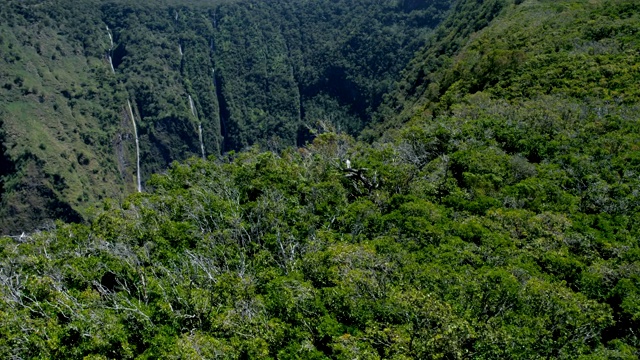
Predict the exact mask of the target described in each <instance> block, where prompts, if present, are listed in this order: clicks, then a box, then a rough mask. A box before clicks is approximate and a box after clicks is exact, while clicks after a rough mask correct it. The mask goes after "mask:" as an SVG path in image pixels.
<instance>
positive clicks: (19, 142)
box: [0, 0, 450, 233]
mask: <svg viewBox="0 0 640 360" xmlns="http://www.w3.org/2000/svg"><path fill="white" fill-rule="evenodd" d="M449 3H450V1H449V0H428V1H400V2H398V1H374V0H363V1H356V2H354V1H330V0H323V1H306V0H305V1H303V0H298V1H285V0H278V1H268V2H265V1H224V0H221V1H216V2H210V1H190V2H187V3H185V2H181V1H155V2H152V3H149V2H139V1H131V0H114V1H107V2H104V1H95V0H80V1H75V0H74V1H70V0H56V1H49V2H44V3H43V2H40V1H18V0H7V1H5V2H4V3H3V6H2V9H1V10H0V11H2V17H3V18H4V19H7V21H6V22H3V24H0V34H1V35H0V51H1V54H2V57H1V58H0V64H1V69H2V70H0V101H1V102H2V104H3V105H6V106H3V110H5V111H3V112H2V113H1V114H0V116H2V118H1V120H2V124H3V128H4V129H5V132H6V134H7V135H6V136H5V138H4V140H3V144H5V145H4V146H5V148H6V149H7V150H6V151H5V152H4V155H3V156H4V158H6V159H7V161H8V162H10V163H11V164H13V165H12V167H13V169H14V170H13V171H12V172H11V173H10V174H2V175H3V176H4V177H6V180H5V181H4V182H5V187H4V195H3V196H2V217H3V218H5V219H6V220H5V221H2V223H1V224H0V233H8V232H11V233H15V232H18V233H19V232H20V231H21V230H22V229H33V228H38V227H41V226H42V225H43V223H45V224H46V220H47V219H52V218H53V219H55V218H60V217H61V216H63V215H64V214H68V213H70V212H72V211H71V210H70V209H73V212H74V215H73V216H68V217H67V218H66V220H70V221H73V220H76V219H78V218H82V217H86V216H88V215H89V214H91V213H92V210H93V209H95V204H97V203H98V202H99V201H101V199H103V198H106V197H110V198H114V197H118V196H120V194H123V193H130V192H132V191H134V190H135V183H136V181H135V180H134V176H135V173H136V165H135V164H136V153H135V145H134V131H133V127H132V123H131V119H129V117H128V115H127V114H128V109H127V107H126V104H127V100H130V101H131V103H132V105H133V112H134V117H135V118H136V122H137V124H138V125H137V126H138V133H139V137H140V147H141V167H142V171H141V173H142V176H143V178H144V179H145V180H146V179H148V178H149V177H150V175H151V174H152V173H154V172H158V171H163V170H164V169H165V168H166V167H167V166H168V165H169V164H170V163H171V161H174V160H184V159H187V158H188V157H190V156H194V155H200V154H201V147H202V148H204V152H205V153H206V154H208V155H211V154H212V155H219V154H221V153H223V152H225V151H230V150H240V149H243V148H245V147H247V146H251V145H253V144H256V143H259V144H261V145H263V146H268V147H269V148H272V149H282V148H285V147H287V146H292V145H296V144H298V145H304V143H305V142H306V141H308V140H310V139H312V137H313V130H314V129H316V128H317V127H318V125H317V124H318V123H322V124H327V123H331V124H333V125H334V126H336V127H337V128H339V129H340V130H341V131H346V132H349V133H351V134H353V135H355V134H357V133H358V131H360V130H361V129H362V128H363V127H364V126H365V125H366V124H367V123H368V122H369V120H370V119H371V117H372V114H373V113H374V111H375V110H376V109H377V107H378V106H379V104H380V102H381V100H382V95H383V94H384V93H386V92H387V91H388V89H389V88H390V86H391V84H392V83H393V82H394V81H395V80H396V79H398V75H399V73H400V71H401V69H402V68H403V67H404V66H405V65H406V64H407V63H408V62H409V60H410V59H411V58H412V56H413V54H414V52H415V51H416V50H418V49H419V48H420V47H421V46H422V45H423V44H424V43H425V39H426V37H427V36H428V34H429V33H430V32H431V30H432V29H433V28H434V27H435V26H436V25H437V24H438V23H439V22H440V21H441V19H442V18H443V17H444V15H445V13H446V11H447V10H448V8H449ZM110 36H111V37H112V40H113V44H112V43H111V40H110ZM110 58H111V59H112V62H113V66H114V71H113V72H112V71H111V65H110V63H109V61H110V60H109V59H110ZM189 96H191V98H192V99H193V102H194V106H195V111H194V112H195V116H194V115H193V113H192V112H191V110H190V105H189V100H188V98H189ZM199 127H200V128H201V129H202V139H203V141H202V146H201V144H200V140H199V138H200V136H199V130H198V128H199ZM31 168H34V169H32V170H30V169H31ZM56 179H57V180H56ZM34 189H35V191H34ZM51 199H53V200H51ZM36 209H37V210H36Z"/></svg>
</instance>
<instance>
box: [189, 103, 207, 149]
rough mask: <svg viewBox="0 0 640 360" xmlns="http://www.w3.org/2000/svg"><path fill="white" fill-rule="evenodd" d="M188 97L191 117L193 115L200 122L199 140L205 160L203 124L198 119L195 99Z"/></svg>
mask: <svg viewBox="0 0 640 360" xmlns="http://www.w3.org/2000/svg"><path fill="white" fill-rule="evenodd" d="M188 97H189V107H190V108H191V115H193V117H194V118H196V120H197V121H198V140H199V141H200V152H201V153H202V158H203V159H205V158H206V155H205V153H204V141H203V140H202V122H200V119H198V115H197V113H196V108H195V106H194V105H193V99H192V98H191V95H188Z"/></svg>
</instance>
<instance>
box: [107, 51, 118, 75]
mask: <svg viewBox="0 0 640 360" xmlns="http://www.w3.org/2000/svg"><path fill="white" fill-rule="evenodd" d="M108 56H109V65H111V72H113V73H114V74H115V73H116V69H115V68H114V67H113V59H111V55H108Z"/></svg>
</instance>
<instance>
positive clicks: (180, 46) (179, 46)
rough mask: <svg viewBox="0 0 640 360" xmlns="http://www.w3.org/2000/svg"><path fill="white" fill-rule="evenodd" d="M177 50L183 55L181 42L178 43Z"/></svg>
mask: <svg viewBox="0 0 640 360" xmlns="http://www.w3.org/2000/svg"><path fill="white" fill-rule="evenodd" d="M178 51H179V52H180V56H182V55H184V54H183V53H182V44H178Z"/></svg>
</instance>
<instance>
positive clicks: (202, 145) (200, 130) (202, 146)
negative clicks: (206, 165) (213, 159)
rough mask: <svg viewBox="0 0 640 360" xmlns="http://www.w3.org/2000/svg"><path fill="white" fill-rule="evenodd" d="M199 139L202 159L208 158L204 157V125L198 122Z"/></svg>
mask: <svg viewBox="0 0 640 360" xmlns="http://www.w3.org/2000/svg"><path fill="white" fill-rule="evenodd" d="M198 138H199V139H200V151H201V152H202V159H203V160H204V159H206V158H207V157H206V156H205V155H204V142H203V141H202V123H201V122H198Z"/></svg>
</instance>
